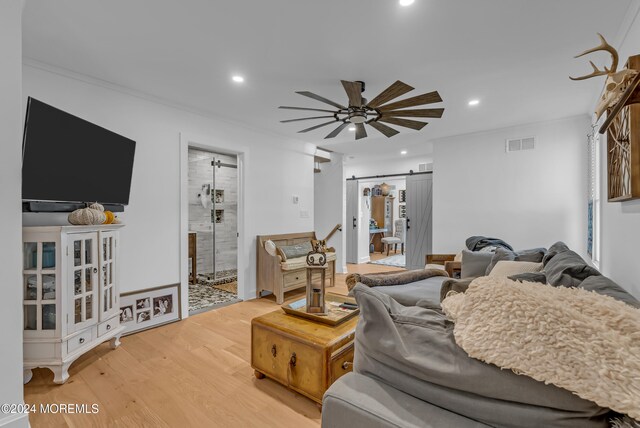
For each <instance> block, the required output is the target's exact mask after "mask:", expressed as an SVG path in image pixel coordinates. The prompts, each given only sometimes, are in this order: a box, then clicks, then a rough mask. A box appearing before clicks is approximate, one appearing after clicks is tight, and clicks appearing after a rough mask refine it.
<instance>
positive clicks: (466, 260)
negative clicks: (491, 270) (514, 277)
mask: <svg viewBox="0 0 640 428" xmlns="http://www.w3.org/2000/svg"><path fill="white" fill-rule="evenodd" d="M492 257H493V253H490V252H482V251H469V250H462V267H461V269H460V276H461V277H462V278H477V277H479V276H484V273H485V271H486V270H487V266H489V263H491V258H492Z"/></svg>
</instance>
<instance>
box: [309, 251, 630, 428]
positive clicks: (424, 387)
mask: <svg viewBox="0 0 640 428" xmlns="http://www.w3.org/2000/svg"><path fill="white" fill-rule="evenodd" d="M503 256H504V255H499V256H498V257H503ZM512 256H513V255H511V256H509V257H512ZM541 257H542V259H543V260H542V262H543V263H544V270H543V271H542V272H541V273H540V275H542V278H544V282H549V283H550V284H552V285H554V286H578V287H583V288H585V289H589V290H592V291H595V292H598V293H601V294H607V295H610V296H612V297H614V298H616V299H619V300H623V301H625V302H626V303H628V304H630V305H632V306H635V307H640V302H638V301H637V300H636V299H635V298H633V296H631V295H630V294H629V293H627V292H626V291H625V290H624V289H622V288H621V287H619V286H618V285H617V284H615V283H614V282H613V281H611V280H610V279H608V278H606V277H604V276H602V275H601V274H600V273H599V272H598V271H597V270H595V269H594V268H593V267H591V266H589V265H588V264H587V263H586V262H585V261H584V260H582V258H580V257H579V256H578V255H577V254H576V253H574V252H573V251H571V250H569V249H568V248H567V247H566V245H564V244H563V243H556V244H554V245H553V246H552V247H551V248H550V249H549V251H546V252H544V253H543V254H542V256H541ZM463 263H464V261H463ZM540 275H538V280H540V281H543V279H541V277H540ZM515 279H518V278H515ZM526 279H530V278H526ZM443 282H447V283H450V280H447V278H443V277H437V278H429V279H428V280H425V281H421V282H420V284H418V283H411V284H405V285H400V286H391V287H374V288H369V287H366V286H364V285H362V284H358V285H357V286H356V287H355V288H354V290H353V292H354V295H355V297H356V299H357V301H358V303H359V305H360V308H361V317H360V321H359V322H358V327H357V330H356V337H355V357H354V372H353V373H351V374H348V375H346V376H343V377H342V378H340V379H339V380H338V381H337V382H335V383H334V384H333V385H332V386H331V387H330V388H329V390H327V392H326V394H325V396H324V401H323V412H322V426H323V427H326V428H341V427H349V428H358V427H367V428H373V427H462V428H465V427H482V426H493V427H532V428H533V427H539V426H550V427H551V426H553V427H576V428H577V427H581V428H582V427H586V428H589V427H594V428H595V427H607V426H609V423H608V420H609V418H610V417H611V416H612V415H611V412H610V411H609V409H606V408H602V407H599V406H598V405H596V404H595V403H592V402H590V401H587V400H583V399H581V398H579V397H578V396H576V395H574V394H572V393H571V392H569V391H566V390H564V389H561V388H558V387H555V386H553V385H545V384H544V383H542V382H538V381H535V380H533V379H531V378H529V377H526V376H518V375H515V374H514V373H512V372H511V371H509V370H500V369H499V368H498V367H496V366H493V365H489V364H485V363H483V362H481V361H478V360H475V359H472V358H469V357H468V356H467V355H466V353H465V352H464V351H463V350H462V349H461V348H459V347H458V346H457V345H456V344H455V341H454V338H453V324H452V323H451V322H450V321H449V320H447V319H446V317H445V316H444V315H443V313H442V311H441V309H440V305H439V301H440V288H441V287H440V284H442V283H443ZM467 282H468V281H467ZM461 283H462V284H464V283H465V281H462V282H461ZM392 289H393V290H392ZM462 289H464V286H462Z"/></svg>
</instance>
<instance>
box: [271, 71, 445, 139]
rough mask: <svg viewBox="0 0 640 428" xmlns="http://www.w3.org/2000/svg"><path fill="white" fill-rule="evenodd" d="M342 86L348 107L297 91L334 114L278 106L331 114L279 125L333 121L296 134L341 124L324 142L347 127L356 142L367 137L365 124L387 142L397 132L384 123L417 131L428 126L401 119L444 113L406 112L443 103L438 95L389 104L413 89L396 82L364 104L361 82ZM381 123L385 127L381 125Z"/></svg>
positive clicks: (437, 111)
mask: <svg viewBox="0 0 640 428" xmlns="http://www.w3.org/2000/svg"><path fill="white" fill-rule="evenodd" d="M341 82H342V86H343V87H344V90H345V92H346V93H347V96H348V97H349V103H348V106H344V105H342V104H339V103H336V102H334V101H331V100H328V99H326V98H324V97H321V96H320V95H316V94H314V93H312V92H308V91H297V92H296V93H297V94H300V95H304V96H305V97H309V98H313V99H314V100H316V101H320V102H323V103H325V104H329V105H330V106H332V107H334V108H335V109H334V110H328V109H318V108H307V107H289V106H280V107H279V108H281V109H288V110H307V111H319V112H323V113H331V114H330V115H325V116H313V117H303V118H299V119H288V120H281V121H280V122H282V123H288V122H299V121H301V120H316V119H325V118H327V119H328V118H332V120H330V121H328V122H324V123H321V124H320V125H315V126H312V127H310V128H306V129H303V130H301V131H298V133H302V132H309V131H313V130H314V129H318V128H322V127H323V126H327V125H331V124H332V123H333V124H335V123H336V122H339V123H340V124H339V125H338V127H337V128H336V129H334V130H333V131H331V132H330V133H329V134H328V135H327V136H326V137H324V138H325V139H326V138H334V137H335V136H337V135H338V134H339V133H340V132H341V131H342V130H343V129H344V128H346V127H347V126H349V125H353V126H355V131H356V140H359V139H361V138H365V137H367V131H366V129H365V126H364V125H365V124H367V125H369V126H371V127H372V128H375V129H376V130H378V131H379V132H381V133H382V134H384V135H385V136H386V137H388V138H390V137H393V136H394V135H396V134H397V133H398V132H400V131H398V130H396V129H394V128H392V127H390V126H388V125H385V123H389V124H392V125H397V126H403V127H405V128H410V129H415V130H420V129H422V128H424V126H425V125H427V122H421V121H418V120H413V119H404V118H407V117H413V118H415V117H419V118H420V117H431V118H440V117H442V113H444V109H443V108H428V109H415V110H405V109H406V108H407V107H416V106H419V105H423V104H432V103H439V102H442V98H440V94H438V91H433V92H428V93H426V94H422V95H417V96H415V97H411V98H406V99H404V100H400V101H395V102H390V101H392V100H394V99H396V98H398V97H400V96H402V95H404V94H406V93H407V92H409V91H412V90H413V89H414V88H413V87H411V86H409V85H407V84H406V83H403V82H401V81H399V80H397V81H396V82H395V83H393V84H392V85H391V86H389V87H388V88H387V89H385V90H384V91H382V92H381V93H380V94H379V95H378V96H377V97H375V98H374V99H372V100H371V101H367V100H366V99H365V98H363V97H362V93H363V92H364V89H365V84H364V82H362V81H355V82H349V81H347V80H341ZM383 122H384V123H383Z"/></svg>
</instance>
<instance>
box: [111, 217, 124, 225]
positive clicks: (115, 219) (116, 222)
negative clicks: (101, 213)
mask: <svg viewBox="0 0 640 428" xmlns="http://www.w3.org/2000/svg"><path fill="white" fill-rule="evenodd" d="M112 224H122V220H120V219H119V218H118V217H114V218H113V223H112Z"/></svg>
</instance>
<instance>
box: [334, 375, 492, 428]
mask: <svg viewBox="0 0 640 428" xmlns="http://www.w3.org/2000/svg"><path fill="white" fill-rule="evenodd" d="M322 426H323V427H325V428H398V427H402V428H442V427H456V428H481V427H488V425H485V424H481V423H480V422H476V421H474V420H471V419H467V418H465V417H463V416H460V415H458V414H456V413H453V412H449V411H447V410H444V409H441V408H439V407H436V406H434V405H433V404H429V403H427V402H425V401H422V400H419V399H417V398H415V397H412V396H410V395H407V394H405V393H404V392H401V391H399V390H397V389H395V388H392V387H390V386H389V385H387V384H385V383H382V382H378V381H376V380H374V379H372V378H370V377H367V376H362V375H360V374H358V373H347V374H346V375H344V376H342V377H341V378H340V379H338V380H337V381H336V382H334V383H333V385H331V387H330V388H329V389H328V390H327V392H326V393H325V394H324V397H323V399H322Z"/></svg>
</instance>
